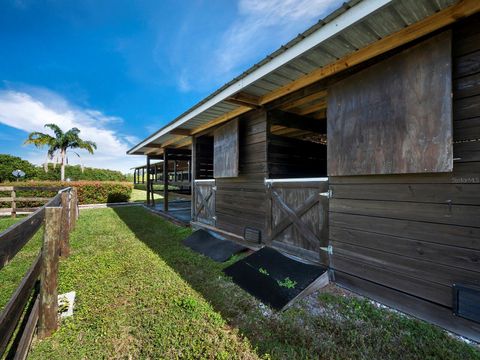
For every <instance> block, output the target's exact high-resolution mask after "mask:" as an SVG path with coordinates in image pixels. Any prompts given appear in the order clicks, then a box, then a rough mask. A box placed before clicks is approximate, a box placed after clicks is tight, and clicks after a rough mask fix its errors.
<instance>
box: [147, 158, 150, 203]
mask: <svg viewBox="0 0 480 360" xmlns="http://www.w3.org/2000/svg"><path fill="white" fill-rule="evenodd" d="M147 205H150V156H148V155H147Z"/></svg>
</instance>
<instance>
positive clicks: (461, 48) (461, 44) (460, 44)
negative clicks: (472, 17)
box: [453, 23, 480, 57]
mask: <svg viewBox="0 0 480 360" xmlns="http://www.w3.org/2000/svg"><path fill="white" fill-rule="evenodd" d="M476 26H477V27H478V28H480V23H477V25H476ZM455 40H456V41H455V42H454V46H453V55H454V56H457V57H458V56H462V55H466V54H468V53H471V52H475V51H477V50H480V46H479V45H478V44H480V32H477V33H474V34H469V35H467V36H466V37H464V38H460V37H456V38H455Z"/></svg>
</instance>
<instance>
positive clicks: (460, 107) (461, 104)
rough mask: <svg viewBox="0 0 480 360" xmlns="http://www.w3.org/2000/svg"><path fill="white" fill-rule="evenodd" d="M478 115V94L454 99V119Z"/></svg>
mask: <svg viewBox="0 0 480 360" xmlns="http://www.w3.org/2000/svg"><path fill="white" fill-rule="evenodd" d="M479 115H480V95H476V96H470V97H467V98H463V99H458V100H455V102H454V106H453V118H454V119H455V120H462V119H468V118H473V117H478V116H479Z"/></svg>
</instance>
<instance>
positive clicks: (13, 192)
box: [10, 188, 17, 218]
mask: <svg viewBox="0 0 480 360" xmlns="http://www.w3.org/2000/svg"><path fill="white" fill-rule="evenodd" d="M16 197H17V191H16V190H15V188H13V189H12V212H11V214H10V215H11V216H12V218H16V217H17V202H16V199H15V198H16Z"/></svg>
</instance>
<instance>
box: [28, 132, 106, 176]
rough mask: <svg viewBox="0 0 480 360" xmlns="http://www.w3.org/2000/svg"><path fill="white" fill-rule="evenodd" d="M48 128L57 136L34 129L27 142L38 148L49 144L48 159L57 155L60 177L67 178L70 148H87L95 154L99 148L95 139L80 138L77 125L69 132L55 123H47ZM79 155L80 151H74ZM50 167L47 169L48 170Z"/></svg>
mask: <svg viewBox="0 0 480 360" xmlns="http://www.w3.org/2000/svg"><path fill="white" fill-rule="evenodd" d="M45 127H46V128H49V129H51V130H53V132H54V133H55V137H53V136H51V135H48V134H44V133H41V132H37V131H34V132H32V133H30V134H29V135H28V139H27V140H25V144H33V145H35V146H36V147H37V148H42V147H44V146H48V152H47V161H48V158H50V160H53V159H54V158H55V157H56V162H55V163H54V165H55V164H56V163H58V162H59V163H60V165H61V168H60V178H61V180H62V181H64V180H65V164H66V162H67V161H68V158H67V151H68V150H69V149H85V150H87V151H88V152H89V153H90V154H93V150H94V149H95V150H96V149H97V145H96V144H95V143H94V142H93V141H85V140H82V139H80V137H79V136H78V134H79V133H80V130H79V129H77V128H76V127H74V128H71V129H70V130H68V131H67V132H63V131H62V129H60V127H58V126H57V125H55V124H46V125H45ZM74 153H75V154H76V155H77V156H78V157H80V155H78V153H76V152H74ZM47 169H48V167H47V168H46V169H45V171H47Z"/></svg>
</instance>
